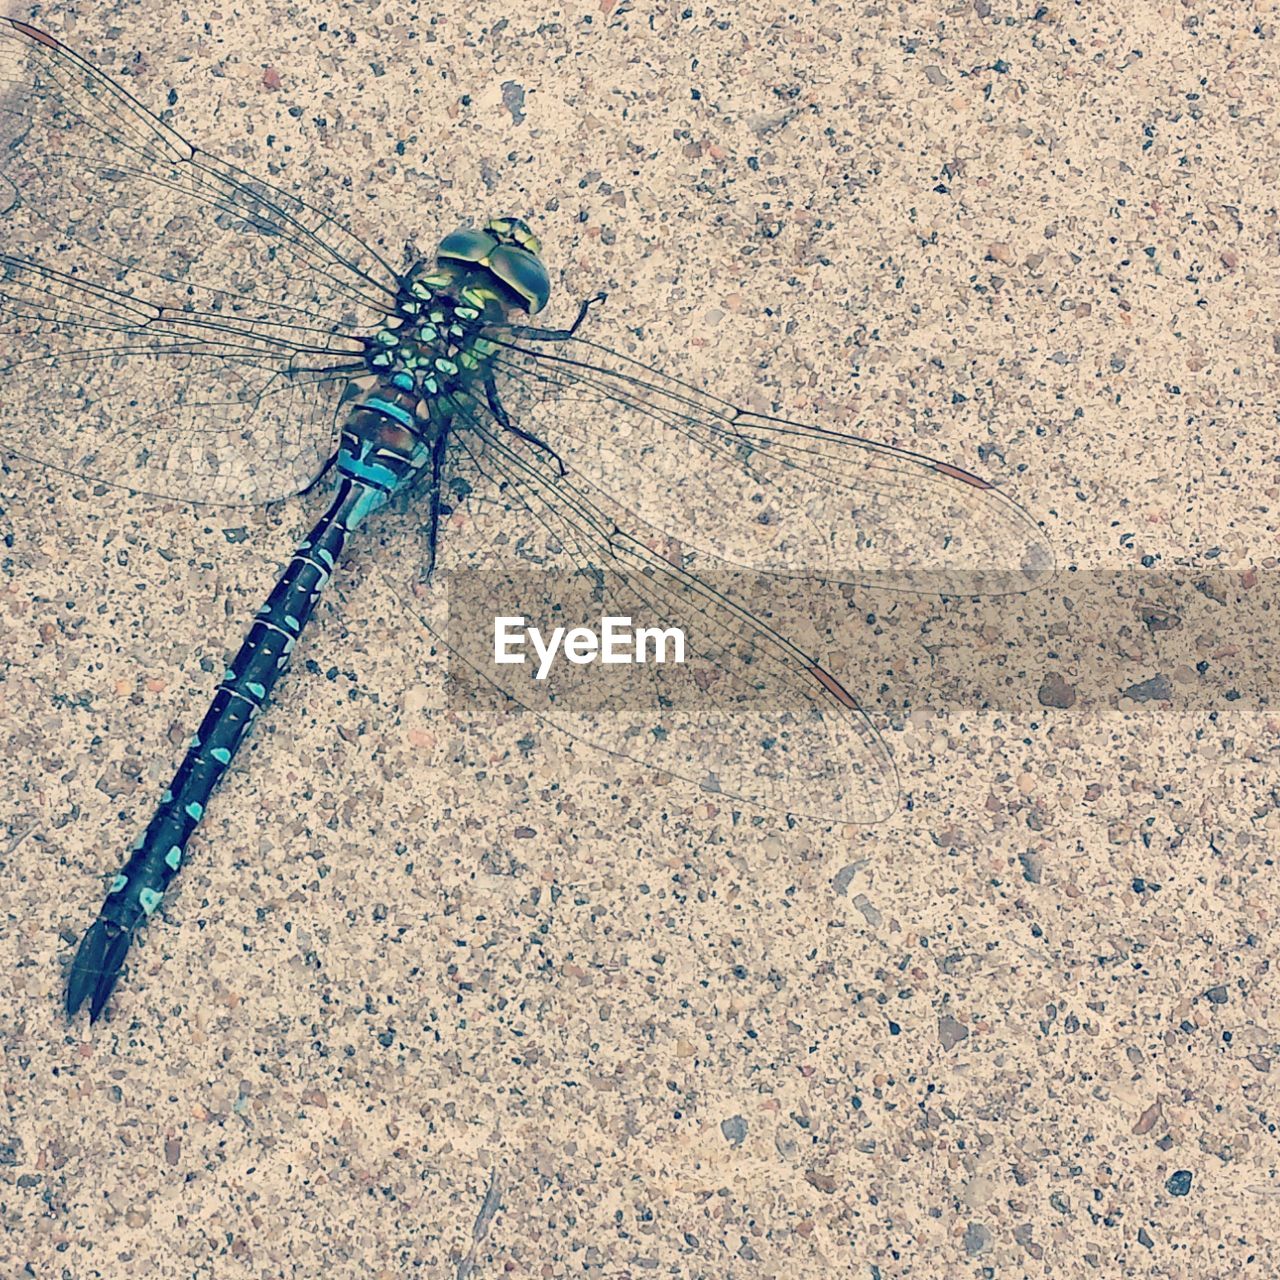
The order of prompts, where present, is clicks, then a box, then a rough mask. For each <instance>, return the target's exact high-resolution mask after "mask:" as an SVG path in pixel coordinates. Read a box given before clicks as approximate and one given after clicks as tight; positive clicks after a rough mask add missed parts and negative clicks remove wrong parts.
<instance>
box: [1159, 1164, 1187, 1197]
mask: <svg viewBox="0 0 1280 1280" xmlns="http://www.w3.org/2000/svg"><path fill="white" fill-rule="evenodd" d="M1164 1189H1165V1190H1166V1191H1167V1192H1168V1193H1169V1194H1170V1195H1171V1196H1185V1195H1186V1194H1187V1192H1188V1191H1190V1190H1191V1170H1190V1169H1178V1170H1176V1171H1175V1172H1173V1173H1171V1174H1170V1175H1169V1181H1168V1182H1166V1183H1165V1184H1164Z"/></svg>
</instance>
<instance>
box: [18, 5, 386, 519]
mask: <svg viewBox="0 0 1280 1280" xmlns="http://www.w3.org/2000/svg"><path fill="white" fill-rule="evenodd" d="M395 290H396V280H395V275H394V272H392V271H391V269H390V268H389V267H388V266H387V264H386V263H385V262H383V261H382V260H381V259H380V258H379V257H378V256H377V254H376V253H374V251H373V250H371V249H370V248H368V246H366V245H364V244H363V243H361V242H360V241H359V240H358V239H356V237H354V236H353V235H351V234H350V233H349V232H348V231H346V230H344V229H343V228H342V227H341V226H340V225H339V224H338V223H336V222H335V221H334V220H333V219H332V218H331V217H328V216H327V215H324V214H321V213H318V212H316V211H315V210H313V209H311V208H309V207H308V206H307V205H306V204H304V203H303V202H302V201H300V200H298V199H297V198H295V197H293V196H291V195H288V194H287V193H285V192H283V191H280V190H278V189H277V188H275V187H273V186H271V185H270V184H268V183H265V182H260V181H258V180H257V179H254V178H251V177H249V176H248V175H247V174H245V173H243V172H241V171H240V170H239V169H236V168H235V167H234V166H232V165H228V164H225V163H223V162H222V161H219V160H216V159H214V158H213V157H210V156H206V155H204V154H203V153H201V152H199V151H197V150H196V149H195V148H194V147H192V146H191V145H190V144H189V143H187V142H186V141H185V140H184V139H183V138H181V137H180V136H179V135H178V134H176V133H175V132H174V131H173V130H172V129H170V128H169V127H168V126H167V125H165V124H164V123H162V122H161V121H160V120H158V119H157V118H156V117H155V116H153V115H151V114H150V113H149V112H147V111H146V110H145V109H144V108H143V107H142V106H140V105H139V104H138V103H137V102H136V101H134V99H133V98H132V97H131V96H130V95H129V94H128V93H127V92H126V91H125V90H124V89H122V88H121V87H120V86H119V85H117V84H115V83H114V82H113V81H112V80H111V79H110V78H109V77H107V76H105V75H103V74H102V73H101V72H99V71H97V70H96V69H95V68H93V67H92V66H91V65H90V64H89V63H87V62H86V61H84V60H83V59H82V58H80V57H79V56H78V55H77V54H75V53H73V52H72V51H71V50H69V49H67V48H66V47H65V46H63V45H62V44H60V43H59V42H58V41H56V40H54V39H53V38H52V37H50V36H47V35H45V34H44V33H42V32H39V31H36V30H35V29H34V28H32V27H29V26H27V25H26V24H24V23H21V22H17V21H15V20H13V19H9V18H4V19H0V444H2V445H3V447H5V448H6V449H8V450H10V451H12V452H15V453H18V454H22V455H24V456H27V457H32V458H35V459H38V460H39V461H42V462H44V463H47V464H49V465H52V466H55V467H59V468H61V469H64V470H69V471H75V472H77V473H80V474H85V475H87V476H90V477H92V478H94V479H99V480H104V481H107V482H109V483H116V484H125V485H128V486H129V487H131V488H135V489H139V490H143V491H147V492H153V493H157V494H162V495H164V496H169V497H175V498H191V499H197V500H200V499H203V500H210V499H213V500H219V501H228V502H235V501H261V500H266V499H269V498H273V497H279V496H282V495H284V494H287V493H291V492H294V491H296V490H297V489H298V488H300V487H302V486H303V485H305V484H306V483H307V481H308V480H309V479H310V478H311V476H313V475H314V474H315V471H316V469H317V467H318V465H319V464H320V463H321V462H322V461H323V460H324V458H325V457H327V456H328V454H329V452H330V451H331V449H332V446H333V443H334V435H335V433H334V416H335V410H336V406H337V403H338V399H339V397H340V395H341V392H342V388H343V385H344V381H345V373H346V372H347V371H348V370H350V369H351V368H353V367H355V366H356V365H357V364H358V363H359V358H360V356H361V354H362V352H363V349H364V347H363V342H362V340H361V338H362V335H363V334H368V333H371V332H373V331H374V330H375V329H376V328H377V327H378V326H379V325H380V323H381V322H382V320H383V318H384V317H385V316H386V315H387V314H388V313H389V312H390V311H391V310H392V308H393V306H394V298H395ZM54 413H56V414H57V421H56V429H54V428H51V426H50V424H49V420H50V416H51V415H52V414H54Z"/></svg>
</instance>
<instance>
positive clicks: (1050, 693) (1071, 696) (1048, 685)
mask: <svg viewBox="0 0 1280 1280" xmlns="http://www.w3.org/2000/svg"><path fill="white" fill-rule="evenodd" d="M1036 696H1037V697H1038V698H1039V699H1040V705H1041V706H1042V707H1059V708H1061V709H1063V710H1065V709H1066V708H1067V707H1074V706H1075V704H1076V689H1075V685H1072V684H1068V683H1067V682H1066V681H1065V680H1064V679H1063V678H1062V677H1061V676H1060V675H1058V674H1057V673H1056V672H1055V673H1053V674H1051V675H1047V676H1045V678H1044V681H1043V683H1042V684H1041V685H1040V691H1039V693H1038V694H1037V695H1036Z"/></svg>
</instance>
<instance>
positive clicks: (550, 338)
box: [507, 291, 609, 342]
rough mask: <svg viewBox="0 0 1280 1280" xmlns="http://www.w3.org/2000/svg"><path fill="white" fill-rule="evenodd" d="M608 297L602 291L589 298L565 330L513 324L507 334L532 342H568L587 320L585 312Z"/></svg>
mask: <svg viewBox="0 0 1280 1280" xmlns="http://www.w3.org/2000/svg"><path fill="white" fill-rule="evenodd" d="M608 296H609V295H608V294H607V293H605V292H603V291H601V292H600V293H593V294H592V295H591V297H589V298H588V299H587V300H586V301H585V302H583V303H582V305H581V306H579V308H578V315H577V318H576V319H575V320H574V322H573V323H572V324H571V325H570V326H569V327H568V328H567V329H540V328H539V327H538V326H537V325H534V324H513V325H511V327H510V329H509V330H507V332H510V333H511V334H512V335H513V336H514V337H517V338H529V339H532V340H533V341H534V342H568V341H569V339H570V338H572V337H573V336H574V334H576V333H577V332H578V330H579V329H580V328H581V327H582V322H583V321H584V320H585V319H586V318H587V312H588V311H590V310H591V308H592V307H594V306H595V305H596V303H597V302H603V301H604V300H605V299H606V298H607V297H608Z"/></svg>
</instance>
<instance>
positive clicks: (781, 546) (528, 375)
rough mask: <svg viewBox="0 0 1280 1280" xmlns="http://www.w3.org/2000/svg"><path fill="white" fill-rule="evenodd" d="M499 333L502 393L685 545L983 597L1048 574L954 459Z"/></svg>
mask: <svg viewBox="0 0 1280 1280" xmlns="http://www.w3.org/2000/svg"><path fill="white" fill-rule="evenodd" d="M538 332H539V331H538V330H534V329H529V328H527V327H521V326H507V327H493V328H491V329H489V330H488V331H487V336H488V337H489V338H490V340H491V341H493V342H495V343H496V344H497V345H498V351H497V354H496V356H495V360H496V364H497V378H498V383H499V387H500V391H501V395H502V400H503V403H504V405H505V406H506V408H507V410H508V412H509V414H510V416H511V418H512V419H513V420H514V421H515V422H516V423H517V424H518V425H519V426H520V427H521V428H522V429H523V430H525V431H528V432H530V433H532V434H534V435H536V436H538V437H539V438H540V439H543V440H546V441H548V442H549V443H550V444H551V445H552V447H553V448H554V449H555V450H556V451H557V452H558V453H559V454H560V455H561V457H562V458H563V459H564V461H565V463H566V464H567V465H569V466H571V467H572V468H573V470H574V471H576V472H577V473H579V474H580V475H582V476H586V477H589V478H590V479H591V480H592V481H593V482H595V483H596V484H597V485H599V486H600V487H601V488H602V489H604V490H605V491H606V492H608V493H610V494H612V495H613V496H614V497H615V498H616V499H617V500H618V501H620V502H622V503H623V504H624V505H625V506H626V507H628V508H629V509H630V510H631V511H632V512H634V513H635V515H636V516H637V517H639V518H640V519H641V520H642V521H644V522H646V523H648V524H651V525H653V526H655V527H656V528H659V529H662V530H663V531H664V532H666V533H668V534H670V535H671V536H672V537H675V538H678V539H679V540H680V542H681V544H682V545H683V546H684V547H685V548H686V549H687V550H693V551H700V552H703V553H705V554H708V555H711V556H713V557H715V558H717V559H720V560H723V561H726V562H728V563H730V564H734V565H739V566H743V567H746V568H751V569H755V570H759V571H762V572H767V573H771V574H776V575H780V576H783V577H798V578H820V579H825V580H829V581H833V582H841V583H849V584H854V585H875V586H877V587H880V588H885V589H892V590H901V591H912V592H933V593H940V594H964V595H971V594H972V595H987V594H1003V593H1006V592H1014V591H1025V590H1027V589H1028V588H1029V587H1034V586H1037V585H1040V584H1042V583H1044V582H1046V581H1048V580H1049V579H1050V578H1051V577H1052V576H1053V571H1054V569H1053V565H1054V560H1053V553H1052V550H1051V548H1050V545H1049V543H1048V541H1047V539H1046V537H1045V535H1044V533H1043V531H1042V530H1041V529H1040V528H1039V527H1038V526H1037V524H1036V522H1035V521H1034V520H1033V519H1032V518H1031V516H1029V515H1028V514H1027V513H1026V512H1025V511H1024V510H1023V509H1022V508H1021V507H1019V506H1018V504H1017V503H1015V502H1014V501H1013V500H1012V499H1010V498H1009V497H1007V496H1006V495H1005V494H1003V493H1001V492H1000V491H999V490H998V489H996V488H994V487H993V486H992V485H990V484H989V483H987V482H986V481H985V480H982V479H980V478H979V477H977V476H974V475H971V474H970V473H969V472H967V471H964V470H962V469H961V468H959V467H955V466H952V465H950V464H948V463H944V462H938V461H935V460H933V459H931V458H927V457H925V456H923V455H922V454H917V453H913V452H911V451H910V450H907V449H901V448H896V447H894V446H891V445H886V444H879V443H877V442H875V441H873V440H868V439H864V438H862V437H860V436H855V435H849V434H845V433H842V432H839V431H834V430H830V429H828V428H824V427H820V426H806V425H805V424H803V423H797V422H788V421H785V420H783V419H780V418H770V417H764V416H761V415H759V414H753V413H749V412H747V411H746V410H743V409H739V408H736V407H735V406H733V405H731V404H729V403H727V402H726V401H723V400H720V399H717V398H716V397H715V396H712V395H708V394H706V393H705V392H702V391H699V390H697V389H696V388H694V387H692V386H689V385H688V384H686V383H683V382H680V381H678V380H676V379H674V378H670V377H667V376H666V375H664V374H662V373H659V372H658V371H656V370H654V369H651V368H648V367H647V366H645V365H643V364H640V363H638V362H637V361H635V360H632V359H629V358H628V357H626V356H623V355H620V354H618V353H617V352H614V351H610V350H608V349H607V348H605V347H601V346H598V345H596V344H595V343H592V342H587V341H584V340H583V339H580V338H563V337H562V338H560V339H558V340H546V339H543V340H539V339H538V337H537V334H538Z"/></svg>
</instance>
